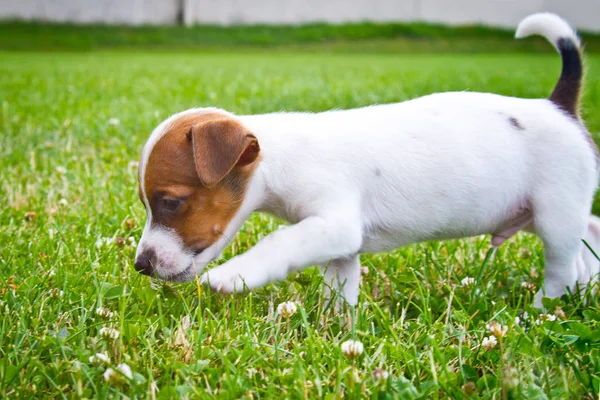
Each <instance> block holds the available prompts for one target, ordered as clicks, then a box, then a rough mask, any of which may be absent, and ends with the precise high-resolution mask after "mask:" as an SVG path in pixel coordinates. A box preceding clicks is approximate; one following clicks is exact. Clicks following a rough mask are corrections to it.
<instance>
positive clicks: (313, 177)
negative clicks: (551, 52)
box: [142, 17, 598, 305]
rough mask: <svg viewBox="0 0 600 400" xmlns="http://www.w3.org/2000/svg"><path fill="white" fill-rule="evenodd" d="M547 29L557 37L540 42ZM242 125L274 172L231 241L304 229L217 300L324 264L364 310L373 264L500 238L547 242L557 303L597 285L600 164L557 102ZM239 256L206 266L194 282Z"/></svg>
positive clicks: (248, 119)
mask: <svg viewBox="0 0 600 400" xmlns="http://www.w3.org/2000/svg"><path fill="white" fill-rule="evenodd" d="M532 18H533V17H532ZM536 18H537V19H536ZM536 18H533V19H532V21H533V22H532V24H533V23H534V22H535V24H533V25H529V27H528V24H526V23H525V22H524V23H523V26H524V28H523V29H524V32H525V33H527V32H530V33H534V31H535V29H534V28H532V27H536V26H537V27H538V28H536V29H537V31H535V33H540V32H541V33H543V34H546V35H547V36H548V37H549V38H550V39H552V38H553V36H552V35H553V34H554V33H556V32H558V31H559V30H558V28H560V27H561V25H560V24H558V23H557V21H556V20H555V19H553V18H546V17H544V18H545V21H546V22H544V21H541V20H540V19H539V18H541V17H536ZM526 21H527V20H526ZM536 21H537V22H536ZM540 21H541V22H540ZM544 23H546V24H551V25H552V26H550V27H548V28H544V29H545V30H544V29H541V30H540V28H539V26H542V27H543V24H544ZM536 24H537V25H536ZM540 24H542V25H540ZM553 32H554V33H553ZM209 111H213V110H209ZM188 112H197V113H199V114H200V113H202V112H204V111H203V110H201V109H195V110H190V111H188ZM235 118H237V119H238V120H239V121H240V122H241V123H242V124H243V125H245V127H247V128H248V129H249V130H250V131H251V132H252V133H253V134H254V135H255V136H256V137H257V138H258V141H259V143H260V147H261V154H262V158H261V160H260V163H259V165H258V167H257V169H256V170H255V173H254V176H253V179H252V180H251V183H250V186H249V189H248V192H247V195H246V198H245V201H244V203H243V205H242V207H241V209H240V210H239V211H238V214H237V215H236V216H235V218H234V220H233V221H232V223H230V224H229V226H228V227H227V229H226V236H227V237H229V238H232V237H233V236H234V234H235V233H236V232H237V230H238V229H239V228H240V227H241V225H242V223H243V221H244V220H245V219H246V218H247V217H248V216H249V214H250V213H251V212H252V211H266V212H269V213H272V214H275V215H277V216H279V217H281V218H283V219H285V220H287V221H289V222H291V223H292V225H290V226H286V227H284V228H282V229H278V230H276V231H274V232H272V233H271V234H269V235H268V236H266V237H265V238H264V239H262V240H261V241H260V242H259V243H258V244H257V245H256V246H254V247H253V248H251V249H250V250H248V251H247V252H246V253H244V254H241V255H238V256H236V257H234V258H232V259H231V260H229V261H227V262H226V263H225V264H223V265H220V266H218V267H216V268H213V269H212V270H210V271H208V272H206V273H205V274H204V275H202V281H203V282H208V283H209V284H210V285H211V287H212V288H214V289H217V290H219V291H222V292H226V293H230V292H235V291H240V290H243V289H244V288H250V289H251V288H255V287H259V286H262V285H264V284H266V283H268V282H272V281H275V280H280V279H284V278H285V277H286V276H288V275H289V274H290V273H292V272H295V271H299V270H301V269H303V268H305V267H307V266H310V265H315V264H319V265H322V266H327V265H328V266H329V267H328V268H324V269H325V270H326V271H328V272H326V274H325V275H326V283H327V284H330V285H335V286H343V287H344V289H343V295H344V296H345V297H346V300H347V301H348V302H349V303H351V304H355V303H356V301H357V297H358V285H359V281H360V264H359V262H358V254H360V253H364V252H379V251H386V250H390V249H395V248H397V247H400V246H403V245H406V244H409V243H414V242H419V241H424V240H437V239H449V238H462V237H466V236H474V235H480V234H486V233H491V234H494V238H495V239H496V243H498V244H499V243H501V242H502V239H504V238H506V237H508V236H510V235H511V234H512V233H514V231H516V230H518V229H521V228H525V229H528V230H531V231H534V232H535V233H537V234H538V235H539V236H540V237H541V238H542V240H543V241H544V244H545V253H546V268H545V278H546V284H545V288H544V289H545V294H546V295H548V296H550V297H555V296H559V295H561V294H563V293H564V292H565V290H566V289H567V288H574V287H575V285H576V282H577V281H579V282H580V283H587V281H588V280H589V278H590V274H589V273H586V272H585V271H583V270H582V269H581V268H578V267H577V266H576V263H577V258H578V256H579V255H580V251H581V241H580V239H581V237H583V235H584V233H585V231H586V227H587V224H588V218H589V215H590V208H591V203H592V196H593V193H594V191H595V188H596V182H597V175H598V173H597V168H596V159H595V155H594V152H593V150H592V149H591V148H590V145H589V143H588V142H587V140H586V137H585V134H586V133H585V128H584V127H583V125H582V124H581V122H580V121H577V120H575V119H573V118H572V117H570V116H568V115H566V114H565V113H564V112H563V111H562V110H560V109H559V108H558V107H557V106H556V105H555V104H553V103H552V102H550V101H549V100H526V99H518V98H511V97H503V96H499V95H494V94H483V93H463V92H461V93H442V94H435V95H430V96H426V97H422V98H420V99H416V100H412V101H407V102H404V103H399V104H388V105H379V106H372V107H365V108H360V109H353V110H346V111H329V112H324V113H318V114H311V113H277V114H266V115H250V116H239V117H235ZM153 135H154V134H153ZM150 149H151V147H150ZM146 160H147V158H146ZM142 164H144V162H142ZM143 241H144V240H143V239H142V242H143ZM226 244H227V243H225V242H224V241H222V242H219V243H218V244H215V245H214V246H215V249H214V251H213V250H211V251H210V252H208V253H207V252H204V253H203V255H202V256H203V257H204V259H203V262H202V263H201V264H202V265H201V267H200V268H196V269H195V270H194V271H195V272H196V273H198V272H199V271H201V270H202V268H203V267H204V265H205V264H206V262H208V259H209V258H210V259H212V257H215V256H216V255H217V253H218V251H216V250H219V251H220V249H222V248H224V246H225V245H226ZM209 253H210V254H209ZM332 268H333V269H332ZM596 269H597V268H596ZM541 293H542V292H541ZM541 293H540V294H539V295H538V298H537V300H536V301H537V305H540V301H541Z"/></svg>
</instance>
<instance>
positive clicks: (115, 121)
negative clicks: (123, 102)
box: [108, 118, 121, 126]
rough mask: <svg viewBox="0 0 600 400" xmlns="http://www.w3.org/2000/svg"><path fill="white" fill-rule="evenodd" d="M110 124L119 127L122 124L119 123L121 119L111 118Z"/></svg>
mask: <svg viewBox="0 0 600 400" xmlns="http://www.w3.org/2000/svg"><path fill="white" fill-rule="evenodd" d="M108 124H109V125H112V126H117V125H120V124H121V121H119V118H111V119H109V120H108Z"/></svg>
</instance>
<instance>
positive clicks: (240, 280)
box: [200, 258, 260, 294]
mask: <svg viewBox="0 0 600 400" xmlns="http://www.w3.org/2000/svg"><path fill="white" fill-rule="evenodd" d="M245 264H246V263H244V262H243V261H240V260H237V259H235V258H234V259H232V260H230V261H228V262H226V263H225V264H223V265H221V266H218V267H216V268H213V269H211V270H210V271H208V272H205V273H204V274H202V276H201V277H200V282H201V283H202V284H205V285H209V286H210V288H211V289H212V290H214V291H215V292H218V293H225V294H229V293H241V292H244V291H246V290H248V289H253V288H254V287H256V286H258V285H260V282H257V281H256V279H254V278H255V275H256V274H249V272H251V271H252V268H248V266H247V265H245Z"/></svg>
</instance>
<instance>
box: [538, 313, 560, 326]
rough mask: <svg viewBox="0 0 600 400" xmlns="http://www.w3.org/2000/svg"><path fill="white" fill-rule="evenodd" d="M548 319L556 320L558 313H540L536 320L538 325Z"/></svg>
mask: <svg viewBox="0 0 600 400" xmlns="http://www.w3.org/2000/svg"><path fill="white" fill-rule="evenodd" d="M546 321H551V322H553V321H556V315H553V314H540V316H539V317H538V319H537V320H536V321H535V324H536V325H541V324H543V323H544V322H546Z"/></svg>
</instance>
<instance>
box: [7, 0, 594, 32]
mask: <svg viewBox="0 0 600 400" xmlns="http://www.w3.org/2000/svg"><path fill="white" fill-rule="evenodd" d="M539 11H552V12H556V13H558V14H560V15H562V16H563V17H565V18H566V19H567V20H569V21H570V22H571V23H572V24H573V25H575V26H576V27H577V28H579V29H582V30H588V31H596V32H598V31H600V18H599V16H600V1H598V0H451V1H448V0H328V1H324V0H19V1H17V0H3V1H0V18H2V19H22V20H35V21H51V22H70V23H105V24H125V25H142V24H167V25H175V24H179V25H194V24H225V25H237V24H302V23H310V22H329V23H343V22H362V21H378V22H391V21H402V22H412V21H421V22H433V23H442V24H452V25H456V24H483V25H491V26H499V27H507V28H512V27H515V26H516V24H517V23H518V22H519V20H520V19H521V18H523V16H525V15H527V14H531V13H534V12H539Z"/></svg>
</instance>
